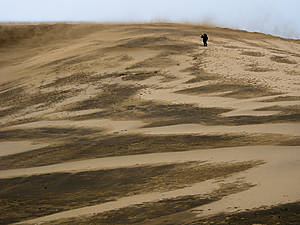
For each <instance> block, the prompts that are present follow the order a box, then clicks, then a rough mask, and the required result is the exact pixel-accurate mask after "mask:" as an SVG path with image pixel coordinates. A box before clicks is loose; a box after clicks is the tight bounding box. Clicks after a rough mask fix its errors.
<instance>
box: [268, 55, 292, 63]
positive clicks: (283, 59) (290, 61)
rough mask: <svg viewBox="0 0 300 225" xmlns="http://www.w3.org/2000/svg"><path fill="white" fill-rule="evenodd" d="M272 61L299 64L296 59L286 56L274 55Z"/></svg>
mask: <svg viewBox="0 0 300 225" xmlns="http://www.w3.org/2000/svg"><path fill="white" fill-rule="evenodd" d="M270 59H271V60H272V61H274V62H277V63H285V64H297V62H296V61H293V60H290V59H288V58H286V57H284V56H277V55H275V56H272V57H271V58H270Z"/></svg>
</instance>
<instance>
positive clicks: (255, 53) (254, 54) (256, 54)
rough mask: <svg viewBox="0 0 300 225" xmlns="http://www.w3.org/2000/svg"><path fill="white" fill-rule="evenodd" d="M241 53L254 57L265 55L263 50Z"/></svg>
mask: <svg viewBox="0 0 300 225" xmlns="http://www.w3.org/2000/svg"><path fill="white" fill-rule="evenodd" d="M241 55H247V56H253V57H263V56H265V55H264V54H263V53H261V52H250V51H243V52H242V53H241Z"/></svg>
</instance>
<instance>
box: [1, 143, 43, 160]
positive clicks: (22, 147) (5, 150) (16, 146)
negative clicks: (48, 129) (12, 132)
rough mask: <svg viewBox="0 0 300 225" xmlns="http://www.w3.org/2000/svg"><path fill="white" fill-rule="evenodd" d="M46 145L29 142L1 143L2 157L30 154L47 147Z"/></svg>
mask: <svg viewBox="0 0 300 225" xmlns="http://www.w3.org/2000/svg"><path fill="white" fill-rule="evenodd" d="M46 146H47V145H45V144H33V143H31V142H29V141H7V142H0V157H2V156H7V155H13V154H18V153H22V152H28V151H32V150H35V149H39V148H43V147H46Z"/></svg>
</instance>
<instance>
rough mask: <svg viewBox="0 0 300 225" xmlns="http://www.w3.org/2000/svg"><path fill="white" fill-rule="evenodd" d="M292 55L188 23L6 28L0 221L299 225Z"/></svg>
mask: <svg viewBox="0 0 300 225" xmlns="http://www.w3.org/2000/svg"><path fill="white" fill-rule="evenodd" d="M203 32H205V33H207V34H208V35H209V42H208V47H207V48H206V47H203V46H202V43H201V38H200V36H201V33H203ZM299 52H300V42H299V41H297V40H288V39H281V38H278V37H273V36H270V35H264V34H259V33H248V32H245V31H238V30H230V29H223V28H216V27H208V26H200V25H192V24H173V23H149V24H97V23H78V24H75V23H74V24H67V23H58V24H1V25H0V211H1V212H4V213H1V215H0V223H1V224H11V223H20V224H209V223H216V224H235V223H238V224H268V223H270V224H276V223H283V224H297V223H300V220H299V218H300V213H299V207H300V191H299V190H300V173H299V169H300V163H299V162H300V154H299V152H300V107H299V106H300V54H299ZM257 215H260V216H259V217H258V216H257Z"/></svg>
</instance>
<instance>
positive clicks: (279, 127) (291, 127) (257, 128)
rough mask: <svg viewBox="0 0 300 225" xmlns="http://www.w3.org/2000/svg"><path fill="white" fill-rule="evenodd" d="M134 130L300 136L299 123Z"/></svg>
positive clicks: (194, 125) (144, 130) (145, 131)
mask: <svg viewBox="0 0 300 225" xmlns="http://www.w3.org/2000/svg"><path fill="white" fill-rule="evenodd" d="M135 132H137V133H143V134H151V135H154V134H155V135H156V134H168V135H170V134H209V135H212V134H230V133H247V134H249V133H250V134H255V133H264V134H284V135H290V136H300V124H298V123H278V124H255V125H240V126H206V125H201V124H179V125H172V126H164V127H151V128H142V129H138V130H136V131H135Z"/></svg>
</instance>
